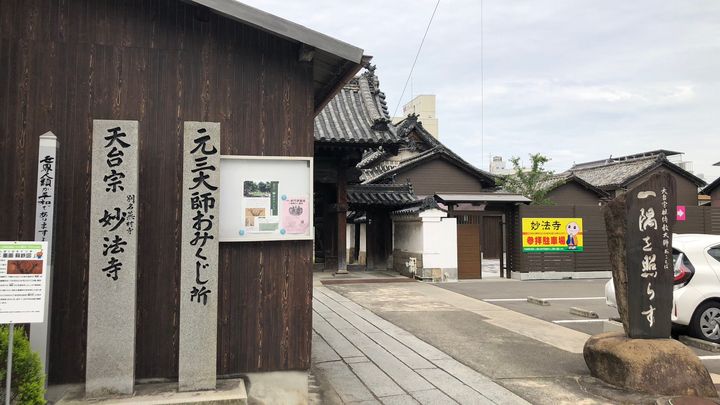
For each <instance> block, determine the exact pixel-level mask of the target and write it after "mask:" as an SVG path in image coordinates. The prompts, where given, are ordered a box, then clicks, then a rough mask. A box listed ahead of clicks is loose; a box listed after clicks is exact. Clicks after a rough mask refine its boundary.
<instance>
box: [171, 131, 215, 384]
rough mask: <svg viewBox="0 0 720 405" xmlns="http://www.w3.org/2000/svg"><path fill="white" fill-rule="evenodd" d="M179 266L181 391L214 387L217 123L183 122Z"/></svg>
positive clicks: (179, 376)
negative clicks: (180, 251)
mask: <svg viewBox="0 0 720 405" xmlns="http://www.w3.org/2000/svg"><path fill="white" fill-rule="evenodd" d="M184 142H185V144H184V148H183V150H184V151H183V156H184V158H183V196H182V207H183V211H182V248H181V250H182V253H181V259H180V260H181V263H180V271H181V273H182V274H181V276H180V353H179V370H178V386H179V389H180V390H181V391H195V390H209V389H215V384H216V379H217V378H216V372H217V371H216V369H217V366H216V362H217V307H218V297H219V295H218V252H219V238H218V228H219V225H218V221H219V217H220V216H219V205H220V204H219V203H220V195H219V194H220V193H219V186H220V124H219V123H215V122H185V135H184Z"/></svg>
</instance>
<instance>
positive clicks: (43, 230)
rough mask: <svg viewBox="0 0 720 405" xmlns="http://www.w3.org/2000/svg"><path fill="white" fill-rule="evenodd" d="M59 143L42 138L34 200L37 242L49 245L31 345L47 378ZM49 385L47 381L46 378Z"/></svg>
mask: <svg viewBox="0 0 720 405" xmlns="http://www.w3.org/2000/svg"><path fill="white" fill-rule="evenodd" d="M58 147H59V145H58V141H57V137H56V136H55V134H53V133H52V132H47V133H45V134H42V135H40V142H39V147H38V172H37V197H36V199H35V240H36V241H40V242H47V244H48V247H47V251H46V252H45V257H46V259H45V260H46V262H47V271H46V273H45V294H46V297H45V320H44V321H43V322H42V323H37V324H34V325H32V326H31V327H30V345H31V347H32V349H33V351H35V352H37V353H38V355H40V362H41V363H42V367H43V373H44V374H45V376H47V365H48V346H49V327H48V325H50V319H51V317H50V315H51V311H50V303H51V302H52V264H53V260H52V259H53V255H52V248H53V225H54V222H53V220H54V216H55V183H56V182H57V150H58ZM45 383H46V384H47V378H45Z"/></svg>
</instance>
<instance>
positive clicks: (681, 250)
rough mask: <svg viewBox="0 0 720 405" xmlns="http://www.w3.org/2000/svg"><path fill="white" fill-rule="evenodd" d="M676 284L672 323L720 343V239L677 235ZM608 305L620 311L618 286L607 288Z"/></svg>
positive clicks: (675, 246) (675, 255) (707, 236)
mask: <svg viewBox="0 0 720 405" xmlns="http://www.w3.org/2000/svg"><path fill="white" fill-rule="evenodd" d="M672 244H673V264H674V268H675V280H674V282H673V283H674V291H673V306H672V314H671V317H670V318H671V320H672V322H673V324H677V325H683V326H687V327H688V330H689V332H690V334H691V335H693V336H695V337H698V338H701V339H705V340H709V341H711V342H720V235H699V234H682V235H680V234H674V235H673V240H672ZM605 301H606V302H607V304H608V305H610V306H612V307H616V308H617V303H616V300H615V285H614V284H613V280H612V279H610V281H608V283H607V284H605Z"/></svg>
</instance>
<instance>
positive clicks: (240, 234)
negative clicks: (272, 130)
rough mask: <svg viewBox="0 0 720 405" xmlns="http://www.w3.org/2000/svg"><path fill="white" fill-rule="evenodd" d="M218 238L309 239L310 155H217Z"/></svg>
mask: <svg viewBox="0 0 720 405" xmlns="http://www.w3.org/2000/svg"><path fill="white" fill-rule="evenodd" d="M219 222H220V229H219V234H220V236H219V237H220V242H254V241H271V240H312V239H313V238H314V236H315V231H314V229H313V158H311V157H297V156H292V157H288V156H235V155H222V156H220V221H219Z"/></svg>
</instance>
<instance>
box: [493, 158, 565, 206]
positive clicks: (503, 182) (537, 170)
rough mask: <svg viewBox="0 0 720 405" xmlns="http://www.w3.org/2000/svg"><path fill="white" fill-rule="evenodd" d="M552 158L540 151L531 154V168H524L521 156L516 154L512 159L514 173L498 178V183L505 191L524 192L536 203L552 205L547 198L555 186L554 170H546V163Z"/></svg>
mask: <svg viewBox="0 0 720 405" xmlns="http://www.w3.org/2000/svg"><path fill="white" fill-rule="evenodd" d="M549 161H550V159H549V158H548V157H546V156H543V155H541V154H539V153H535V154H531V155H530V169H529V170H523V167H522V166H521V165H520V158H519V157H517V156H515V157H512V158H511V159H510V163H512V165H513V171H514V173H513V174H511V175H508V176H503V177H501V178H500V179H498V185H499V186H500V187H502V188H503V189H504V190H505V191H508V192H510V193H515V194H522V195H524V196H525V197H527V198H529V199H531V200H532V204H535V205H552V204H553V202H552V201H550V200H549V199H548V198H547V193H548V192H549V191H550V190H551V189H552V188H553V187H554V186H555V183H553V182H552V181H551V180H552V177H553V172H552V171H549V170H545V167H544V166H545V163H547V162H549Z"/></svg>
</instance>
